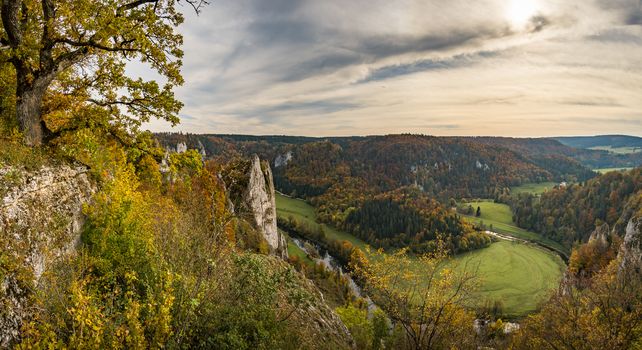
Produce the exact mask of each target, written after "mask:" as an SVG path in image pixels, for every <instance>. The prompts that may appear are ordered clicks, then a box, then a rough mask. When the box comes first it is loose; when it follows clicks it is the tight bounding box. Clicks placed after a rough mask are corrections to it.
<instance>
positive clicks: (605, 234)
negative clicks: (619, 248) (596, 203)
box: [589, 224, 611, 247]
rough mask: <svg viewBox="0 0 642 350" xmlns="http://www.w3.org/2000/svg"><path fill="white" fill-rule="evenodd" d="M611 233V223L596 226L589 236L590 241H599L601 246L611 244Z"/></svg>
mask: <svg viewBox="0 0 642 350" xmlns="http://www.w3.org/2000/svg"><path fill="white" fill-rule="evenodd" d="M610 235H611V228H610V227H609V224H602V225H601V226H599V227H596V228H595V230H594V231H593V232H592V233H591V236H590V237H589V242H597V243H598V244H599V245H600V246H601V247H608V246H609V236H610Z"/></svg>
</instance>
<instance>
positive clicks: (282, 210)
mask: <svg viewBox="0 0 642 350" xmlns="http://www.w3.org/2000/svg"><path fill="white" fill-rule="evenodd" d="M481 203H482V202H480V204H481ZM483 203H489V204H490V202H483ZM489 204H485V209H486V212H488V214H486V217H490V218H494V219H495V221H494V222H495V223H496V224H498V225H500V226H502V224H503V225H504V226H503V227H506V228H507V230H506V231H505V233H507V234H510V235H515V236H516V237H519V238H524V239H533V238H534V237H536V236H537V235H536V234H534V233H532V232H527V231H524V230H521V231H524V232H521V231H519V230H515V229H516V228H512V227H510V225H507V224H505V220H506V217H505V216H506V215H505V212H504V211H503V210H498V212H497V213H495V214H492V213H491V212H490V211H491V208H493V206H490V205H489ZM276 205H277V215H278V216H279V217H281V218H284V219H287V218H289V217H292V218H294V219H295V220H297V221H299V222H304V223H307V224H308V225H310V226H311V227H318V226H321V227H323V231H324V232H325V234H326V237H328V238H330V239H333V240H339V241H341V240H346V241H349V242H350V243H352V245H353V246H355V247H359V248H361V249H363V248H364V247H365V246H366V243H365V242H364V241H362V240H360V239H359V238H357V237H354V236H353V235H351V234H348V233H346V232H342V231H340V230H337V229H335V228H333V227H331V226H328V225H326V224H319V223H317V222H316V215H315V211H314V208H313V207H312V206H311V205H309V204H308V203H306V202H305V201H303V200H300V199H295V198H289V197H287V196H285V195H282V194H277V197H276ZM497 208H502V207H501V206H496V208H495V209H497ZM483 211H484V209H482V212H483ZM502 216H504V217H503V218H502ZM509 218H510V216H509ZM471 219H472V218H471ZM520 234H521V236H520ZM292 245H293V244H292ZM292 245H291V246H290V252H291V254H293V255H297V256H299V257H305V253H304V252H303V251H301V250H300V249H299V248H298V247H296V245H294V246H292ZM449 264H450V267H452V268H453V269H455V270H461V269H463V268H464V266H467V268H470V267H475V268H476V269H477V271H478V274H479V288H478V290H477V291H476V293H475V294H474V295H475V300H474V304H473V305H471V306H473V307H475V306H482V305H484V304H492V303H493V302H495V301H501V305H502V307H503V314H504V316H505V317H509V318H520V317H523V316H525V315H527V314H528V313H531V312H533V311H535V310H537V306H538V304H539V303H540V302H542V301H544V300H546V298H547V297H548V296H549V294H550V293H551V291H552V290H553V289H555V287H556V286H557V285H558V283H559V281H560V279H561V276H562V273H563V270H564V269H565V265H564V262H563V261H562V259H561V258H559V257H558V256H557V255H555V254H553V253H552V252H549V251H547V250H545V249H542V248H540V247H538V246H536V245H532V244H525V243H520V242H511V241H507V240H500V241H498V242H495V243H493V244H491V245H490V246H489V247H487V248H483V249H479V250H476V251H473V252H468V253H463V254H459V255H457V256H456V257H455V258H454V259H453V260H452V261H451V262H450V263H449Z"/></svg>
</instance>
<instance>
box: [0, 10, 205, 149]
mask: <svg viewBox="0 0 642 350" xmlns="http://www.w3.org/2000/svg"><path fill="white" fill-rule="evenodd" d="M181 3H182V4H187V5H190V6H191V7H192V8H193V9H194V10H196V11H197V12H198V11H199V10H200V9H201V7H202V6H203V5H205V4H206V0H95V1H94V0H74V1H67V0H2V2H1V6H0V11H1V18H2V28H0V65H7V64H10V65H11V66H12V67H13V70H14V74H15V96H16V100H15V118H16V120H17V122H18V125H19V129H20V131H21V132H22V133H23V137H24V141H25V142H26V143H27V144H29V145H40V144H41V143H42V142H43V141H45V140H47V138H49V137H50V136H52V135H55V134H56V132H59V131H60V129H61V128H64V127H67V128H69V127H73V126H74V123H65V126H64V127H63V126H60V125H58V124H57V123H56V122H55V121H51V120H48V119H47V116H46V115H45V114H47V112H51V111H47V110H46V109H45V108H43V100H44V99H45V97H46V95H47V94H55V95H58V96H59V97H67V100H69V98H70V97H72V99H73V100H74V102H73V104H78V103H81V104H92V105H94V106H96V107H99V108H100V109H103V110H105V111H107V112H108V114H109V118H110V123H111V124H118V125H120V126H122V127H123V128H125V129H128V130H132V129H134V130H135V129H136V128H138V127H139V126H140V125H141V123H143V122H146V121H148V120H149V119H150V118H152V117H156V118H160V119H164V120H167V121H169V122H171V123H172V124H176V123H178V117H177V113H178V111H179V109H180V108H181V106H182V104H181V103H180V102H179V101H177V100H176V99H175V98H174V93H173V88H174V87H175V86H176V85H180V84H182V83H183V78H182V77H181V74H180V67H181V57H182V56H183V52H182V51H181V48H180V46H181V44H182V42H183V38H182V36H181V35H180V34H178V33H176V31H175V29H176V27H177V26H178V25H179V24H180V23H182V22H183V15H182V14H181V13H180V12H179V11H178V7H177V6H178V5H179V4H181ZM130 61H140V62H143V63H145V64H147V65H149V67H151V68H152V69H153V70H155V71H156V72H157V73H158V74H159V75H160V76H161V77H162V78H163V80H164V81H165V82H164V84H160V83H158V82H156V81H153V80H152V81H145V80H143V79H142V78H135V77H130V76H129V75H127V73H126V70H125V67H126V64H127V62H130ZM55 100H57V101H60V98H58V99H55ZM54 125H55V126H56V127H54Z"/></svg>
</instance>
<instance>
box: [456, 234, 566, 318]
mask: <svg viewBox="0 0 642 350" xmlns="http://www.w3.org/2000/svg"><path fill="white" fill-rule="evenodd" d="M466 262H468V267H469V268H470V266H477V268H478V270H477V271H478V276H479V278H480V287H479V290H478V292H477V293H476V294H477V296H478V298H477V301H478V302H479V303H483V302H484V301H485V300H488V301H490V302H493V301H495V300H499V301H501V302H502V303H503V306H504V312H505V314H506V316H509V317H519V316H523V315H526V314H528V313H531V312H534V311H536V310H537V306H538V303H540V302H541V301H542V300H546V298H547V297H548V296H550V293H551V291H552V290H554V289H555V288H556V287H557V285H558V284H559V281H560V278H561V277H562V273H563V271H564V263H563V262H562V260H561V259H560V258H559V257H558V256H555V255H553V254H551V253H549V252H545V251H543V250H541V249H539V248H536V247H533V246H530V245H526V244H523V243H517V242H509V241H500V242H497V243H493V244H492V245H491V246H490V247H488V248H485V249H481V250H476V251H473V252H470V253H466V254H462V255H459V256H457V257H456V259H455V261H454V262H453V264H454V265H455V269H463V267H462V266H464V263H466Z"/></svg>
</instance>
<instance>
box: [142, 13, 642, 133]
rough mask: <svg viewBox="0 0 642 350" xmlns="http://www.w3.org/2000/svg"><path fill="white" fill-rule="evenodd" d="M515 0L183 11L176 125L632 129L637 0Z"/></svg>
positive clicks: (638, 75) (640, 35)
mask: <svg viewBox="0 0 642 350" xmlns="http://www.w3.org/2000/svg"><path fill="white" fill-rule="evenodd" d="M510 1H513V0H479V1H474V2H471V1H468V0H450V1H441V0H399V1H388V0H352V1H344V0H324V1H318V0H270V1H265V0H217V1H215V2H213V3H212V5H211V6H209V7H207V8H205V10H204V11H203V13H202V15H201V16H198V17H197V16H194V15H193V14H190V13H187V12H186V23H185V25H184V26H183V27H182V28H181V31H182V33H183V34H184V36H185V59H184V76H185V79H186V84H185V86H183V87H181V88H180V89H179V90H178V91H177V95H178V96H179V98H181V100H183V102H184V103H185V108H184V110H183V112H182V113H183V115H184V116H185V118H184V120H183V123H182V125H181V126H180V127H179V129H178V130H183V131H191V132H241V133H259V134H265V133H270V132H274V133H279V134H283V133H287V134H305V135H317V134H324V135H339V134H341V135H350V134H359V135H363V134H377V133H390V132H426V131H427V132H435V133H439V134H454V133H458V134H503V135H512V136H519V135H527V136H536V135H535V134H533V133H540V134H545V133H547V132H548V129H547V128H555V126H554V125H553V124H551V123H552V122H551V120H553V119H556V120H560V125H562V126H563V127H565V128H567V130H568V132H569V133H572V132H573V130H575V129H583V130H584V129H585V128H587V127H590V126H591V125H586V120H587V119H586V118H589V119H590V118H606V119H611V120H613V125H612V126H608V130H612V131H617V132H630V131H631V130H630V129H631V128H630V127H631V123H632V122H631V120H633V121H635V120H636V119H635V118H638V117H639V114H636V113H637V111H639V110H641V109H642V96H641V95H642V93H641V92H640V86H642V66H640V64H639V57H642V26H640V19H641V18H642V16H641V13H642V12H641V7H640V0H587V1H581V2H570V1H562V0H534V1H535V2H536V3H537V6H536V11H534V12H533V13H532V15H531V17H530V19H528V21H527V22H526V23H524V24H520V23H518V22H515V21H513V19H512V18H510V16H509V15H507V13H508V11H507V9H508V7H507V6H508V4H509V3H510ZM515 1H517V0H515ZM319 119H322V122H319ZM479 120H483V121H484V122H483V123H480V122H479ZM601 120H602V119H600V121H601ZM600 123H601V122H600ZM600 123H594V125H593V126H595V127H596V131H595V133H597V132H602V131H603V130H606V129H605V128H604V125H602V124H600ZM598 125H599V128H597V126H598ZM150 127H151V128H152V129H154V130H166V129H167V125H164V124H162V123H157V122H155V123H152V124H150ZM574 128H575V129H574ZM614 128H615V129H614ZM641 132H642V131H641ZM562 133H563V132H562ZM554 134H560V130H555V133H554Z"/></svg>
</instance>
